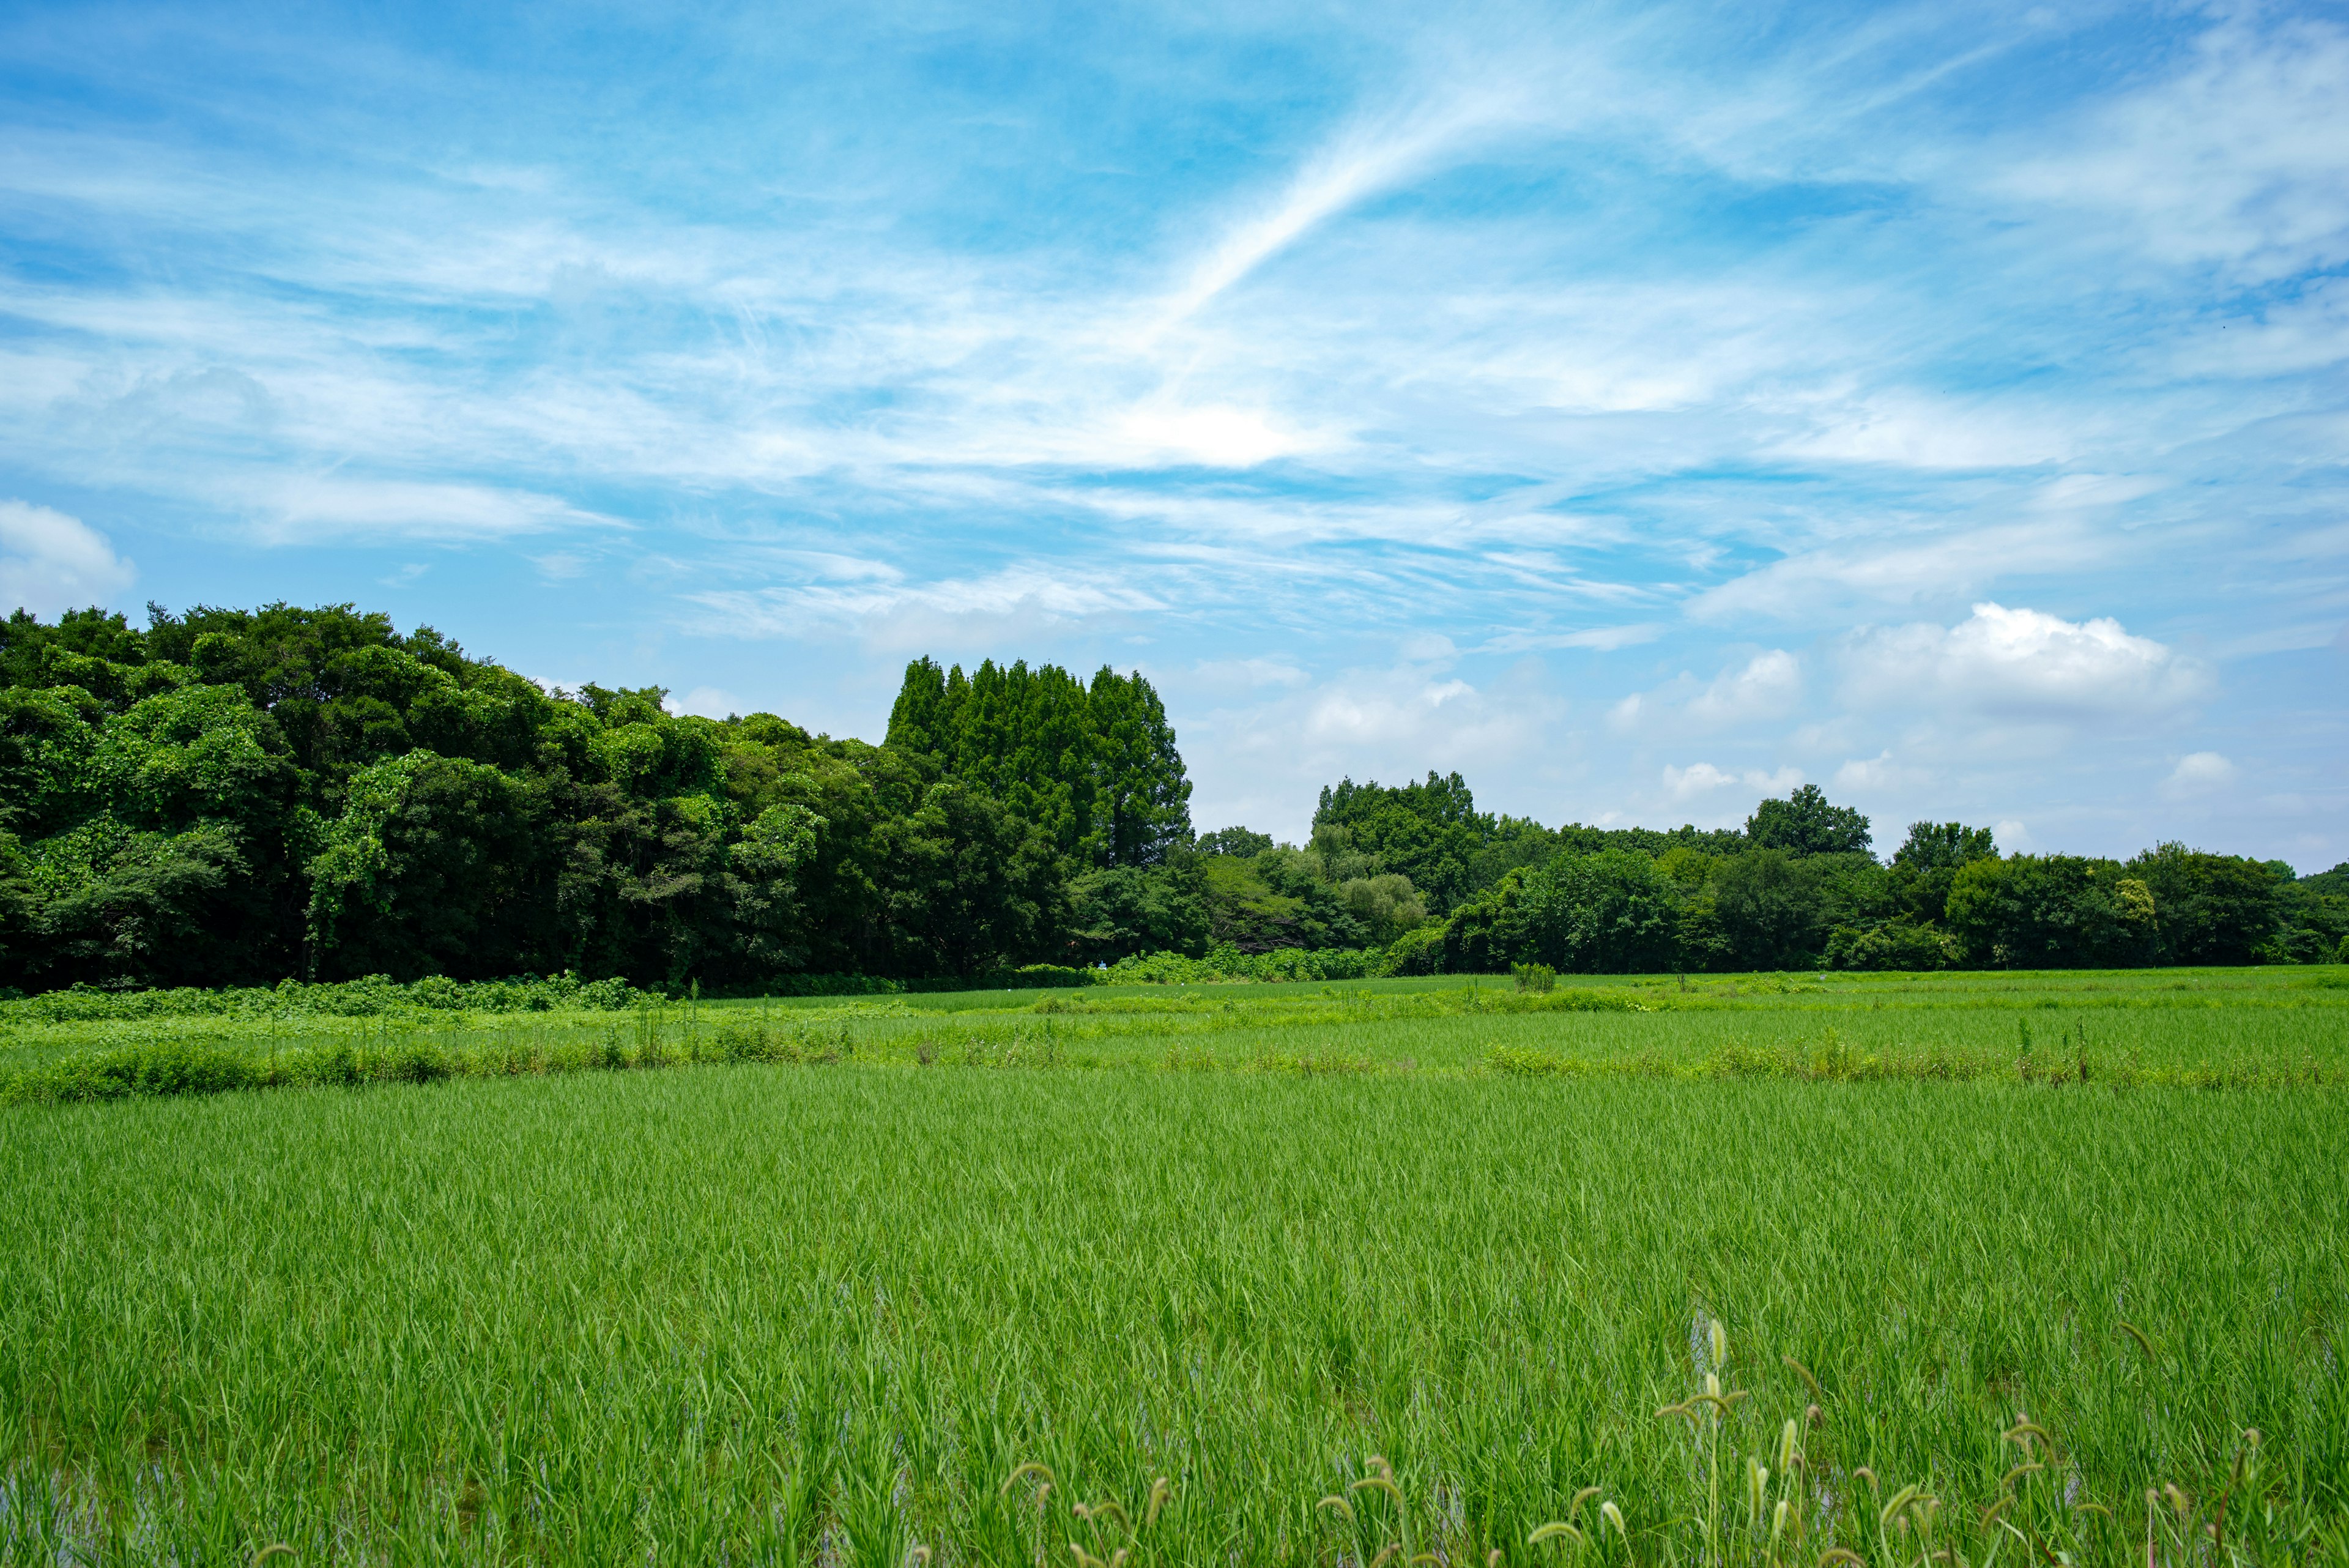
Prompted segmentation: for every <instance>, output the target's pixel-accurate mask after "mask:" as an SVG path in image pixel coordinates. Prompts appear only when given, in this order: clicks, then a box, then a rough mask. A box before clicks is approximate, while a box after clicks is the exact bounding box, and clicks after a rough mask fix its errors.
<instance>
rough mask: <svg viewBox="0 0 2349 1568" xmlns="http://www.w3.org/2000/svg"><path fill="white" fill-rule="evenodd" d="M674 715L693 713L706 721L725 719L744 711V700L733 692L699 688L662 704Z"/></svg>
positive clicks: (710, 687)
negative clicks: (731, 714) (729, 715)
mask: <svg viewBox="0 0 2349 1568" xmlns="http://www.w3.org/2000/svg"><path fill="white" fill-rule="evenodd" d="M662 706H663V707H665V708H667V710H668V711H670V712H672V713H693V714H698V716H700V717H701V718H704V719H723V718H725V717H726V716H727V715H728V714H730V713H740V711H742V700H741V699H740V698H739V697H737V696H735V695H734V693H732V692H731V691H721V690H719V688H718V687H715V686H697V687H695V688H694V689H693V690H692V691H688V692H687V693H686V694H685V695H684V696H682V697H671V698H669V699H668V701H666V702H664V703H663V704H662Z"/></svg>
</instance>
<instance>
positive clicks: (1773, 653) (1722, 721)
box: [1607, 648, 1803, 731]
mask: <svg viewBox="0 0 2349 1568" xmlns="http://www.w3.org/2000/svg"><path fill="white" fill-rule="evenodd" d="M1802 694H1803V666H1802V661H1801V660H1800V659H1796V658H1795V656H1794V655H1793V654H1791V653H1789V652H1787V651H1786V650H1785V649H1783V648H1773V649H1764V651H1762V652H1760V653H1756V654H1754V655H1753V656H1751V657H1750V658H1748V659H1744V660H1743V661H1742V662H1740V663H1736V664H1733V665H1731V666H1729V667H1728V668H1727V669H1724V670H1722V672H1721V673H1720V674H1718V675H1716V676H1714V677H1713V680H1711V681H1710V682H1708V683H1707V684H1705V685H1703V686H1702V687H1700V686H1699V685H1697V683H1696V678H1695V677H1694V676H1692V675H1690V674H1688V673H1687V672H1685V671H1683V672H1682V674H1681V675H1680V677H1679V678H1678V679H1676V680H1671V681H1668V682H1666V683H1665V684H1664V685H1662V686H1660V687H1657V688H1655V689H1654V690H1652V691H1634V692H1632V693H1631V694H1630V696H1628V697H1625V698H1623V699H1622V700H1621V701H1618V702H1617V703H1615V705H1614V706H1613V707H1611V708H1610V709H1609V710H1608V713H1607V721H1608V722H1609V724H1610V725H1611V726H1613V727H1614V728H1615V729H1616V730H1618V731H1631V730H1647V729H1661V730H1672V729H1695V730H1718V729H1723V728H1725V727H1727V726H1729V725H1733V724H1744V723H1753V722H1762V721H1767V720H1773V719H1783V718H1785V716H1786V715H1787V714H1789V713H1791V712H1793V711H1794V710H1795V704H1796V703H1797V702H1799V701H1801V699H1802Z"/></svg>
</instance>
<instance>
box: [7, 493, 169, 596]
mask: <svg viewBox="0 0 2349 1568" xmlns="http://www.w3.org/2000/svg"><path fill="white" fill-rule="evenodd" d="M136 575H137V574H136V572H135V571H134V570H133V568H132V566H131V564H130V563H129V561H126V560H124V559H122V558H121V557H120V556H117V555H116V554H115V553H114V546H113V545H112V544H111V543H109V541H108V539H107V537H106V535H103V534H101V533H99V532H98V530H97V529H95V528H92V527H91V526H90V525H89V524H87V523H84V522H83V521H81V519H79V518H78V517H68V516H67V515H66V514H64V513H62V512H57V511H52V510H51V509H50V508H48V507H47V506H35V505H32V504H30V503H27V502H24V501H0V605H5V606H6V607H8V609H9V610H12V611H13V610H17V609H26V610H30V611H32V612H33V613H34V614H35V615H37V616H44V617H47V616H54V615H56V614H57V612H58V611H60V610H67V609H76V608H78V607H81V606H84V605H91V604H103V603H105V602H106V601H107V600H109V599H110V598H112V597H114V596H115V595H116V594H119V593H120V592H121V591H122V590H123V589H125V588H127V587H129V586H130V582H131V579H132V577H133V576H136Z"/></svg>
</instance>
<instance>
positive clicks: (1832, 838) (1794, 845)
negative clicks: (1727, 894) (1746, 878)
mask: <svg viewBox="0 0 2349 1568" xmlns="http://www.w3.org/2000/svg"><path fill="white" fill-rule="evenodd" d="M1745 836H1746V839H1747V841H1748V842H1750V843H1751V844H1753V845H1754V846H1755V847H1757V848H1761V849H1783V850H1785V852H1786V853H1787V854H1789V855H1854V854H1860V853H1864V852H1865V851H1866V850H1867V848H1868V818H1866V817H1865V816H1862V815H1860V814H1859V813H1858V812H1857V811H1855V810H1853V809H1852V808H1851V807H1850V806H1847V805H1828V804H1827V797H1826V795H1825V794H1821V793H1820V791H1819V786H1818V785H1816V784H1805V785H1804V786H1803V787H1802V788H1800V789H1798V790H1796V791H1795V793H1794V794H1791V795H1788V796H1787V797H1786V798H1785V800H1765V801H1764V802H1763V803H1762V804H1761V805H1757V806H1755V807H1754V815H1752V816H1749V817H1747V818H1746V819H1745Z"/></svg>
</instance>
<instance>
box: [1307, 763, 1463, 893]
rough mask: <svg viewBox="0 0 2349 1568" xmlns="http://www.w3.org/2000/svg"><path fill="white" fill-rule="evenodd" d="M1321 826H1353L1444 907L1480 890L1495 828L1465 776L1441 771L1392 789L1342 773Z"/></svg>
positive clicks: (1322, 807) (1327, 793)
mask: <svg viewBox="0 0 2349 1568" xmlns="http://www.w3.org/2000/svg"><path fill="white" fill-rule="evenodd" d="M1313 826H1315V827H1316V828H1320V827H1325V826H1331V827H1343V828H1345V829H1346V830H1347V831H1348V833H1349V834H1350V842H1351V843H1352V844H1353V845H1354V846H1357V847H1358V848H1360V849H1361V851H1363V852H1364V853H1367V854H1371V855H1375V856H1377V857H1379V860H1380V862H1381V865H1382V866H1383V867H1385V868H1386V869H1387V870H1390V871H1393V872H1397V873H1399V874H1401V875H1402V876H1405V877H1410V878H1411V884H1412V886H1413V888H1416V889H1417V890H1418V891H1419V892H1420V894H1421V895H1422V896H1423V898H1425V900H1426V903H1427V907H1428V908H1429V909H1432V910H1433V911H1435V912H1437V913H1439V914H1440V913H1443V912H1444V911H1445V910H1448V909H1454V907H1456V906H1457V905H1458V904H1459V903H1460V902H1461V901H1462V900H1463V899H1464V898H1468V897H1470V896H1471V895H1472V894H1474V893H1475V891H1476V882H1475V871H1474V867H1475V863H1476V861H1477V859H1478V857H1479V854H1480V852H1481V851H1482V850H1483V849H1484V847H1485V844H1486V843H1487V842H1488V841H1489V840H1490V839H1491V838H1492V836H1493V834H1494V830H1495V824H1494V821H1493V819H1492V818H1491V817H1490V816H1487V815H1483V814H1481V813H1479V812H1478V811H1477V810H1476V800H1475V795H1474V794H1471V793H1470V791H1469V788H1468V784H1467V782H1466V781H1465V780H1464V779H1463V778H1461V776H1460V775H1459V774H1456V773H1455V774H1450V775H1449V776H1442V775H1438V774H1435V773H1433V771H1431V772H1430V773H1429V774H1428V775H1427V777H1426V778H1425V779H1423V780H1422V781H1421V782H1419V783H1416V784H1402V785H1398V786H1394V787H1392V788H1391V787H1389V786H1387V785H1384V784H1377V783H1375V782H1373V783H1371V784H1356V783H1355V782H1354V781H1353V780H1352V779H1350V778H1348V779H1342V780H1340V782H1339V783H1337V784H1334V785H1330V786H1327V787H1325V788H1323V790H1322V791H1321V799H1320V804H1319V806H1318V807H1317V808H1316V809H1315V811H1314V813H1313Z"/></svg>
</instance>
